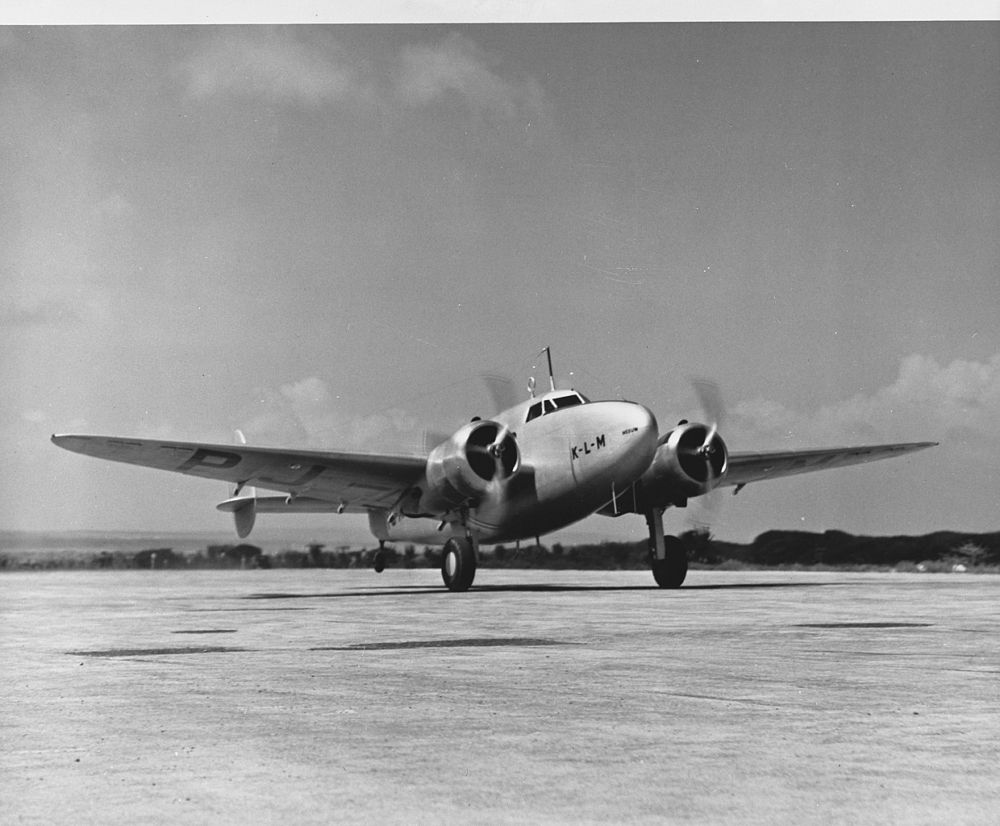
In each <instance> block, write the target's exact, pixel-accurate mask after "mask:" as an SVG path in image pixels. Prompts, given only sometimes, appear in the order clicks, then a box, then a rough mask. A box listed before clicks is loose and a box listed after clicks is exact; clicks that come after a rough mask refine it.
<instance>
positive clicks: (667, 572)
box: [649, 536, 688, 588]
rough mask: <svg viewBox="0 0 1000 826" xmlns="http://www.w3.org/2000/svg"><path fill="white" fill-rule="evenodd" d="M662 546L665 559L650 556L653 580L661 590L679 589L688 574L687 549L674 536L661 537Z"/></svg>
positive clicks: (653, 555)
mask: <svg viewBox="0 0 1000 826" xmlns="http://www.w3.org/2000/svg"><path fill="white" fill-rule="evenodd" d="M663 544H664V546H665V549H666V552H667V556H666V558H665V559H657V558H656V556H655V554H652V553H651V554H650V560H649V563H650V566H651V567H652V569H653V579H655V580H656V584H657V585H659V586H660V587H661V588H680V587H681V584H682V583H683V582H684V579H685V577H687V572H688V557H687V548H685V547H684V543H683V542H681V541H680V540H679V539H678V538H677V537H676V536H665V537H663Z"/></svg>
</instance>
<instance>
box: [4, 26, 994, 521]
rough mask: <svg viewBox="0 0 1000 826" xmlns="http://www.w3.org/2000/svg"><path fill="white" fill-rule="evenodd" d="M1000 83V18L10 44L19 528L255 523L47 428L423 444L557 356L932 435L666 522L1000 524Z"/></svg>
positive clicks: (50, 39) (218, 30)
mask: <svg viewBox="0 0 1000 826" xmlns="http://www.w3.org/2000/svg"><path fill="white" fill-rule="evenodd" d="M998 77H1000V24H998V23H996V22H990V21H985V22H984V21H980V22H965V23H963V22H938V23H892V22H880V23H872V22H868V23H787V22H786V23H635V24H596V23H593V24H562V25H540V24H531V25H527V24H522V25H500V24H493V25H458V24H442V25H378V26H369V25H352V26H345V25H298V26H245V25H234V26H221V25H208V26H114V27H94V26H78V27H65V26H43V27H13V26H8V27H0V112H3V113H4V116H3V118H2V119H0V164H2V168H3V169H4V170H5V172H4V175H3V180H4V193H3V197H2V198H0V273H2V275H0V348H2V350H0V384H2V387H3V388H4V390H3V393H2V394H0V451H2V456H3V457H4V459H3V461H4V465H5V468H4V491H3V493H4V495H3V496H2V497H0V528H3V529H18V530H42V529H45V530H71V529H72V530H76V529H87V530H220V531H225V530H227V529H228V517H227V516H226V515H224V514H220V513H218V512H216V511H215V509H214V505H215V503H216V502H217V501H219V500H220V499H221V498H223V497H224V494H225V491H224V490H223V486H221V485H218V484H217V483H216V484H213V483H210V482H205V481H202V480H193V479H189V478H186V477H183V476H179V475H171V474H163V473H158V472H156V471H151V470H145V469H140V468H132V467H127V466H123V465H115V464H111V463H104V462H99V461H97V460H94V459H89V458H87V457H82V456H77V455H73V454H70V453H66V452H64V451H60V450H58V449H57V448H55V447H54V446H52V445H51V444H50V443H49V441H48V437H49V435H50V434H51V433H53V432H59V433H67V432H76V433H94V434H111V435H125V436H135V437H151V438H170V439H183V440H198V441H213V442H215V441H217V442H230V441H231V439H232V431H233V429H234V428H236V427H239V428H242V429H243V430H244V432H245V433H246V435H247V438H248V439H249V441H250V442H251V443H257V444H266V445H278V446H288V447H310V448H323V447H329V448H338V449H344V448H350V449H359V450H377V451H414V450H419V449H420V448H421V446H422V445H423V442H424V433H425V432H426V431H428V430H430V431H435V432H448V431H449V430H450V429H452V428H456V427H458V426H459V425H461V424H462V423H463V422H464V421H467V420H468V419H469V418H470V417H471V416H473V415H484V416H488V415H489V414H490V413H491V412H493V411H492V406H491V401H490V396H489V394H488V393H487V391H486V389H485V387H484V384H483V382H482V380H481V375H482V374H483V373H492V374H501V375H508V376H512V377H513V378H514V379H515V380H516V385H517V387H518V391H519V393H523V394H525V395H526V391H522V390H521V388H523V387H524V386H525V382H526V380H527V378H528V376H529V375H535V376H537V377H538V380H539V382H541V383H544V382H545V381H547V379H546V378H545V372H544V358H539V356H538V352H539V350H540V349H541V348H543V347H545V346H547V345H550V346H551V347H552V354H553V361H554V365H555V372H556V379H557V382H558V383H559V385H560V386H564V387H568V386H573V387H576V388H577V389H578V390H580V391H582V392H583V393H585V394H586V395H588V396H590V397H591V398H618V397H623V398H628V399H632V400H635V401H640V402H642V403H644V404H646V405H647V406H648V407H650V409H651V410H652V411H653V412H654V413H655V414H656V416H657V418H658V420H659V422H660V423H661V428H663V429H665V428H666V427H668V426H669V425H671V424H673V423H674V422H676V420H678V419H679V418H681V417H685V418H697V417H698V416H699V409H698V402H697V396H696V394H695V393H694V391H693V390H692V388H691V383H690V380H691V377H692V376H708V377H711V378H712V379H713V380H714V381H716V382H717V383H718V385H719V386H720V387H721V389H722V393H723V396H724V399H725V401H726V410H727V413H726V418H725V422H724V426H723V428H722V430H721V431H720V432H721V433H722V435H723V436H724V438H725V439H726V440H727V443H728V445H729V447H730V449H731V450H737V451H738V450H765V449H786V448H797V447H821V446H833V445H844V444H866V443H878V442H897V441H910V440H934V441H939V442H940V443H941V444H940V446H939V447H937V448H934V449H933V450H932V451H926V452H922V453H919V454H915V455H913V456H909V457H905V458H903V459H899V460H892V461H888V462H884V463H878V464H875V465H869V466H864V467H860V468H850V469H844V470H837V471H831V472H829V473H819V474H813V475H809V476H800V477H794V478H792V479H789V480H785V481H774V482H768V483H762V484H756V485H750V486H748V487H747V488H746V489H745V490H744V491H742V492H741V493H740V495H739V497H737V498H735V499H734V498H731V497H729V496H725V497H724V501H723V502H721V503H720V504H721V507H717V508H714V509H713V511H712V513H711V514H710V515H709V514H708V513H707V512H704V511H703V509H699V508H689V509H687V511H673V512H670V513H668V517H667V528H668V531H674V532H678V531H681V530H685V529H686V528H688V527H690V525H691V524H692V523H693V522H700V521H704V520H705V519H708V518H709V516H710V518H711V523H712V529H713V532H714V533H715V534H716V535H717V536H720V537H722V538H726V539H734V540H747V539H749V538H752V537H753V536H755V535H756V534H758V533H760V532H762V531H764V530H768V529H772V528H794V529H802V530H812V531H823V530H827V529H838V530H847V531H853V532H856V533H866V534H902V533H911V534H916V533H924V532H929V531H933V530H943V529H953V530H966V531H992V530H1000V508H998V494H1000V471H998V468H1000V427H998V423H1000V332H998V329H997V318H998V317H1000V240H998V239H1000V233H998V232H997V228H998V226H1000V83H997V78H998ZM264 519H266V517H264V518H262V520H260V521H261V522H263V521H264ZM290 519H291V518H290V517H274V518H273V520H274V524H276V525H279V526H280V525H291V524H295V523H294V521H289V520H290ZM308 519H309V520H312V521H311V522H308V524H315V525H317V526H324V529H325V528H326V527H328V528H329V530H330V531H331V532H334V531H338V530H340V531H342V532H346V533H347V534H350V535H352V536H355V535H357V536H361V535H363V519H362V520H359V519H358V518H356V517H350V518H349V517H335V516H330V517H309V518H308ZM644 534H645V526H644V523H643V520H642V518H641V517H629V518H624V519H619V520H610V519H605V518H599V517H595V518H592V519H589V520H587V521H586V522H584V523H582V524H581V526H580V528H579V530H578V532H577V533H576V534H572V533H571V534H569V538H572V537H573V536H579V537H582V536H584V535H586V537H587V538H596V537H606V538H608V539H620V538H633V539H637V538H639V537H641V536H643V535H644Z"/></svg>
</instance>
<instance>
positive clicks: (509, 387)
mask: <svg viewBox="0 0 1000 826" xmlns="http://www.w3.org/2000/svg"><path fill="white" fill-rule="evenodd" d="M482 379H483V383H484V384H485V385H486V389H487V390H488V391H489V394H490V399H491V400H492V401H493V407H494V412H495V413H500V412H502V411H504V410H507V409H508V408H510V407H513V406H514V405H515V404H517V403H518V402H519V401H520V399H519V398H518V397H517V388H516V387H515V385H514V380H513V379H511V378H510V377H509V376H498V375H493V374H491V373H483V374H482Z"/></svg>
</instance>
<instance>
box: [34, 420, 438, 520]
mask: <svg viewBox="0 0 1000 826" xmlns="http://www.w3.org/2000/svg"><path fill="white" fill-rule="evenodd" d="M52 441H53V442H54V443H55V444H56V445H58V446H59V447H62V448H65V449H66V450H71V451H73V452H74V453H83V454H84V455H86V456H96V457H97V458H99V459H108V460H110V461H112V462H124V463H126V464H130V465H141V466H143V467H151V468H156V469H158V470H170V471H174V472H175V473H186V474H188V475H190V476H199V477H201V478H202V479H216V480H218V481H221V482H230V483H232V484H235V485H253V486H255V487H261V488H267V489H269V490H278V491H283V492H285V493H288V494H293V495H295V496H298V495H299V494H307V495H308V497H309V498H310V499H318V500H323V501H327V502H332V503H335V505H343V506H344V508H345V509H350V510H356V509H368V508H391V507H393V506H394V505H395V504H396V503H397V502H398V501H399V498H400V497H401V496H402V495H403V493H404V492H405V491H406V490H407V489H408V488H410V487H412V486H413V485H415V484H417V483H418V482H419V481H420V479H421V478H422V477H423V473H424V468H425V465H426V459H424V458H422V457H419V456H405V455H387V454H370V453H348V452H332V451H310V450H283V449H276V448H266V447H248V446H246V445H217V444H201V443H198V442H165V441H159V440H157V439H122V438H117V437H113V436H74V435H54V436H52Z"/></svg>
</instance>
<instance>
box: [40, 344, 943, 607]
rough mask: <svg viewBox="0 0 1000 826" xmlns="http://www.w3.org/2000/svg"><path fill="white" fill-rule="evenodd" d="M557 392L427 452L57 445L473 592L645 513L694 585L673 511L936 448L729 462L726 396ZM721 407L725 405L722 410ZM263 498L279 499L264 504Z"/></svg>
mask: <svg viewBox="0 0 1000 826" xmlns="http://www.w3.org/2000/svg"><path fill="white" fill-rule="evenodd" d="M551 376H552V373H551V362H550V370H549V377H550V390H549V391H548V392H546V393H543V394H540V395H536V394H535V392H534V388H533V385H532V386H531V397H530V398H529V399H527V400H526V401H523V402H521V403H519V404H515V405H514V406H512V407H509V408H508V409H506V410H503V411H502V412H500V413H497V414H496V415H495V416H493V417H492V418H490V419H480V418H478V417H477V418H474V419H472V421H470V422H469V423H468V424H465V425H463V426H462V427H460V428H459V429H458V430H457V431H455V433H453V434H452V435H451V436H450V437H449V438H447V439H445V440H444V441H442V442H441V443H440V444H438V445H437V446H436V447H434V448H433V449H432V450H430V451H429V452H427V453H426V455H422V456H415V455H395V454H372V453H359V452H348V451H328V450H323V451H314V450H284V449H274V448H263V447H253V446H250V445H247V444H245V440H243V439H242V438H240V440H239V441H241V442H243V443H241V444H237V445H235V446H230V445H220V444H202V443H197V442H174V441H160V440H156V439H129V438H116V437H108V436H76V435H54V436H53V437H52V441H53V442H55V444H57V445H59V446H60V447H63V448H66V449H67V450H71V451H75V452H76V453H84V454H87V455H89V456H96V457H99V458H101V459H109V460H111V461H115V462H126V463H128V464H133V465H143V466H146V467H151V468H157V469H160V470H170V471H174V472H177V473H185V474H188V475H190V476H198V477H201V478H204V479H217V480H221V481H226V482H229V483H232V484H233V485H235V489H234V491H233V494H232V496H230V497H229V498H228V499H226V500H225V501H223V502H221V503H220V504H219V505H218V506H217V507H218V508H219V510H222V511H228V512H230V513H232V514H233V517H234V520H235V523H236V532H237V534H238V535H239V536H240V537H246V536H248V535H249V534H250V531H251V529H252V528H253V525H254V520H255V518H256V515H257V514H258V513H327V512H329V513H367V514H368V521H369V525H370V527H371V531H372V533H373V534H374V536H375V537H376V538H377V539H378V540H379V543H380V551H379V552H377V553H376V554H375V569H376V570H381V569H382V568H383V567H384V553H383V552H382V551H381V548H382V546H383V545H384V543H385V542H387V541H388V542H419V543H425V544H430V545H443V546H444V552H443V555H442V564H441V575H442V577H443V579H444V584H445V585H446V586H447V587H448V588H449V589H450V590H452V591H465V590H467V589H468V588H469V586H471V585H472V581H473V578H474V577H475V575H476V564H477V558H478V555H479V547H480V545H481V544H483V543H498V542H515V541H520V540H525V539H532V538H536V537H540V536H542V535H544V534H547V533H550V532H552V531H556V530H559V529H562V528H565V527H566V526H568V525H571V524H573V523H574V522H577V521H579V520H581V519H583V518H585V517H587V516H590V515H592V514H595V513H596V514H601V515H604V516H609V517H620V516H624V515H626V514H640V515H642V516H644V517H645V520H646V524H647V526H648V528H649V548H650V552H649V560H650V566H651V568H652V572H653V577H654V579H655V580H656V583H657V584H658V585H659V586H660V587H662V588H677V587H679V586H680V585H681V583H683V582H684V578H685V576H686V575H687V567H688V563H687V551H686V550H685V547H684V544H683V542H681V541H680V539H678V538H677V537H673V536H665V535H664V532H663V514H664V511H665V510H667V509H668V508H671V507H684V506H686V505H687V503H688V500H689V499H691V498H693V497H697V496H703V495H705V494H708V493H710V492H712V491H713V490H715V489H717V488H721V487H726V486H731V487H734V489H735V490H734V492H739V490H740V489H742V488H743V486H745V485H747V484H749V483H751V482H758V481H763V480H766V479H777V478H779V477H782V476H789V475H792V474H797V473H808V472H811V471H816V470H828V469H831V468H838V467H843V466H845V465H853V464H860V463H863V462H871V461H875V460H878V459H886V458H890V457H893V456H902V455H903V454H905V453H910V452H913V451H916V450H922V449H924V448H927V447H931V446H932V445H934V444H936V443H935V442H911V443H905V444H881V445H869V446H863V447H837V448H824V449H819V450H782V451H768V452H759V453H746V452H743V453H741V452H730V451H729V449H728V447H727V445H726V443H725V442H724V441H723V439H722V437H721V436H720V435H719V432H718V424H719V419H720V417H721V409H720V406H719V404H718V403H717V401H716V399H717V394H715V393H714V391H712V390H711V388H710V386H707V385H701V386H700V395H701V397H702V402H703V406H704V407H705V408H706V413H707V415H706V418H707V419H709V422H708V423H697V422H688V421H681V422H680V423H678V424H677V425H676V426H675V427H672V428H670V429H668V430H666V432H661V431H660V429H659V427H658V426H657V422H656V418H655V417H654V416H653V414H652V413H651V412H650V411H649V409H647V408H646V407H644V406H643V405H641V404H638V403H636V402H631V401H622V400H615V401H591V400H589V399H587V398H586V397H585V396H583V395H581V394H580V393H578V392H576V391H575V390H558V389H556V387H555V382H554V381H552V378H551ZM713 408H714V409H713ZM257 488H263V489H266V490H269V491H278V492H280V494H281V495H278V496H261V495H258V493H257Z"/></svg>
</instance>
